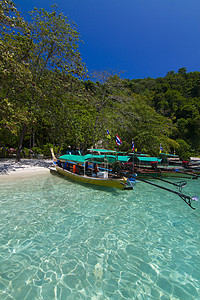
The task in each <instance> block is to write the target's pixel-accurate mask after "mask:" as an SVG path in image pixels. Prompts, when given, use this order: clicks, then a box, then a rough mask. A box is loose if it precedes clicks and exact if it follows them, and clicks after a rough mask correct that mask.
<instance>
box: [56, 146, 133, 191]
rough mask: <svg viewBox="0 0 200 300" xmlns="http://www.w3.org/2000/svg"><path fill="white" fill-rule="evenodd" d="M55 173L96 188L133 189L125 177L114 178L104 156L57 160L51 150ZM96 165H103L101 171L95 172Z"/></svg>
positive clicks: (67, 156)
mask: <svg viewBox="0 0 200 300" xmlns="http://www.w3.org/2000/svg"><path fill="white" fill-rule="evenodd" d="M51 153H52V158H53V162H54V166H55V169H56V171H57V172H58V173H59V174H61V175H64V176H65V177H67V178H70V179H72V180H75V181H78V182H81V183H87V184H94V185H97V186H105V187H113V188H118V189H123V190H126V189H129V190H132V189H133V184H132V182H130V181H129V179H128V178H126V177H125V176H121V177H119V176H116V175H115V174H112V173H111V172H109V170H108V163H107V161H106V160H105V156H104V155H96V156H95V155H92V154H87V155H85V156H82V155H62V156H60V157H59V158H58V159H57V158H56V157H55V155H54V152H53V149H51ZM97 164H101V165H103V167H102V171H101V169H100V168H99V169H100V170H98V169H97V170H95V166H97Z"/></svg>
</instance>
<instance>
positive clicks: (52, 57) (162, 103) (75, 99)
mask: <svg viewBox="0 0 200 300" xmlns="http://www.w3.org/2000/svg"><path fill="white" fill-rule="evenodd" d="M31 17H32V21H30V22H26V21H25V20H24V19H23V17H21V15H20V14H19V12H18V11H17V9H16V8H15V5H14V3H13V2H12V1H6V0H3V1H1V3H0V99H1V102H0V141H1V144H0V146H9V147H18V148H19V151H20V150H21V149H22V146H25V147H33V146H37V147H38V149H40V148H44V149H45V152H46V148H47V147H48V146H46V147H43V146H44V145H50V144H54V145H58V147H61V146H67V145H71V146H73V147H80V148H82V149H83V150H85V149H87V148H88V147H91V146H95V144H96V145H100V146H103V147H109V148H112V149H114V148H115V136H116V134H118V135H119V136H120V137H121V139H122V141H123V142H122V145H121V146H120V148H119V150H120V149H121V150H124V151H131V142H132V140H133V139H134V141H135V147H136V148H137V149H138V151H141V152H146V153H149V154H155V155H157V154H158V153H159V146H160V143H162V147H163V150H164V151H166V152H173V151H174V150H176V153H178V154H180V155H181V157H184V158H186V157H188V156H189V155H192V154H193V155H194V154H199V153H200V115H199V112H200V72H190V73H187V70H186V68H184V67H183V68H180V69H179V70H178V72H177V73H175V72H174V71H169V72H168V73H167V75H166V76H165V77H163V78H156V79H153V78H144V79H133V80H129V79H122V78H120V74H119V72H115V71H109V70H103V71H97V72H94V73H93V75H94V76H93V77H91V79H90V80H83V79H84V77H85V76H86V74H87V70H86V66H85V64H84V63H83V61H82V59H81V54H80V52H79V43H80V41H81V40H80V35H79V33H78V31H77V28H76V26H75V24H74V23H73V22H71V21H70V20H69V19H68V18H67V17H66V16H64V15H63V14H62V13H58V12H57V8H56V7H55V6H53V7H52V11H51V12H47V11H45V10H44V9H37V8H35V9H34V10H33V11H32V12H31ZM107 129H109V131H110V135H111V139H108V138H107V136H106V130H107Z"/></svg>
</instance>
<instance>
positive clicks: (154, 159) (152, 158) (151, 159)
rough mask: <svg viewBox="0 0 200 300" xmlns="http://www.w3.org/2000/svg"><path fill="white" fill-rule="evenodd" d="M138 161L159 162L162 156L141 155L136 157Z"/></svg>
mask: <svg viewBox="0 0 200 300" xmlns="http://www.w3.org/2000/svg"><path fill="white" fill-rule="evenodd" d="M137 159H138V160H139V162H144V163H145V162H146V163H151V162H158V163H160V162H161V161H162V158H157V157H146V156H141V157H137Z"/></svg>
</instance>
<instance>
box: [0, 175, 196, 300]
mask: <svg viewBox="0 0 200 300" xmlns="http://www.w3.org/2000/svg"><path fill="white" fill-rule="evenodd" d="M189 184H190V188H188V190H190V191H191V192H194V194H195V193H196V194H197V190H198V185H197V183H196V181H195V182H194V183H193V181H191V182H189V183H188V185H189ZM0 186H1V201H0V230H1V231H0V232H1V235H0V253H1V255H0V276H1V277H0V299H1V298H2V299H28V300H29V299H30V300H32V299H48V300H49V299H92V300H96V299H98V300H99V299H181V300H182V299H200V271H199V270H200V261H199V253H200V252H199V249H200V247H199V246H200V245H199V233H200V226H199V217H198V209H197V210H196V211H192V210H191V209H190V208H189V207H188V206H186V205H185V204H184V202H183V201H182V200H181V199H179V198H178V196H176V195H173V194H170V195H169V194H167V193H166V192H163V191H156V192H155V190H154V188H153V187H152V186H145V184H143V183H139V184H137V186H136V187H135V189H134V190H133V191H118V190H112V189H103V188H97V189H95V188H94V187H89V186H85V185H80V184H76V183H72V182H70V181H67V180H65V179H63V178H60V177H57V176H51V175H43V176H40V180H38V178H35V177H32V178H27V179H26V178H24V179H21V180H20V181H17V180H16V181H13V180H12V182H9V181H8V180H7V181H6V183H5V184H4V183H2V181H1V182H0Z"/></svg>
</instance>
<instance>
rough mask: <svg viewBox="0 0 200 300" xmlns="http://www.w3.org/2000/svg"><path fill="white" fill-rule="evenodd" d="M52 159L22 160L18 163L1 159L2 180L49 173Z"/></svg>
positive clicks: (0, 177) (0, 173)
mask: <svg viewBox="0 0 200 300" xmlns="http://www.w3.org/2000/svg"><path fill="white" fill-rule="evenodd" d="M52 165H53V164H52V160H51V159H21V160H20V162H18V163H16V162H15V159H6V158H3V159H0V180H4V179H6V178H11V177H12V178H13V177H24V176H33V175H38V174H45V173H47V172H49V167H51V166H52Z"/></svg>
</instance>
